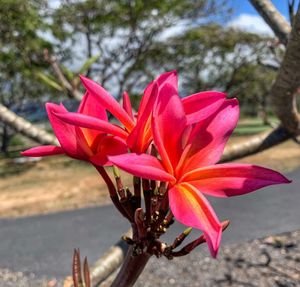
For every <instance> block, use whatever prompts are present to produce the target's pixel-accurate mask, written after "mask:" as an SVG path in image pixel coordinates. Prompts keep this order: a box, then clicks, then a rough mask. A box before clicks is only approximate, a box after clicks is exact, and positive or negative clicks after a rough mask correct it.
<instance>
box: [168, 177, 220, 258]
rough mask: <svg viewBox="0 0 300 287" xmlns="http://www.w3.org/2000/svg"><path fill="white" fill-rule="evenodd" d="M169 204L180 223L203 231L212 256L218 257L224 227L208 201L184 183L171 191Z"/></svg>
mask: <svg viewBox="0 0 300 287" xmlns="http://www.w3.org/2000/svg"><path fill="white" fill-rule="evenodd" d="M169 202H170V208H171V210H172V212H173V214H174V216H175V218H176V219H177V220H178V221H179V222H181V223H182V224H184V225H187V226H191V227H194V228H197V229H200V230H202V231H203V233H204V236H205V239H206V241H207V244H208V247H209V250H210V252H211V255H212V256H213V257H216V256H217V253H218V249H219V245H220V241H221V236H222V226H221V223H220V222H219V220H218V218H217V216H216V214H215V212H214V210H213V208H212V207H211V205H210V204H209V202H208V201H207V199H206V198H205V197H204V196H203V195H202V194H201V192H199V191H198V190H197V189H196V188H195V187H193V186H192V185H190V184H188V183H182V184H178V185H175V186H174V187H172V188H171V189H170V190H169Z"/></svg>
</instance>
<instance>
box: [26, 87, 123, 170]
mask: <svg viewBox="0 0 300 287" xmlns="http://www.w3.org/2000/svg"><path fill="white" fill-rule="evenodd" d="M46 110H47V113H48V117H49V121H50V123H51V125H52V128H53V131H54V133H55V135H56V137H57V139H58V141H59V143H60V146H53V145H45V146H39V147H34V148H31V149H29V150H26V151H24V152H22V155H24V156H31V157H39V156H49V155H59V154H66V155H68V156H70V157H72V158H75V159H79V160H84V161H88V162H91V163H92V164H93V165H95V166H104V165H111V164H110V162H109V161H108V158H107V155H116V154H123V153H126V152H127V146H126V143H125V139H126V133H125V132H124V130H123V129H121V128H120V127H118V126H115V125H113V124H111V123H109V122H108V119H107V114H106V110H105V108H103V107H102V105H101V104H100V103H99V102H97V101H96V100H95V99H94V97H91V96H90V94H89V93H88V92H87V93H86V94H85V95H84V96H83V99H82V101H81V103H80V106H79V108H78V111H77V113H76V114H77V115H79V117H80V116H83V117H84V115H93V116H95V117H97V118H99V120H100V121H101V122H102V124H103V127H104V128H103V131H97V130H91V129H85V128H80V127H77V126H74V125H70V124H69V123H67V122H65V121H64V120H62V119H61V118H62V117H61V115H67V114H69V112H68V111H67V110H66V108H65V107H64V106H63V105H62V104H60V105H56V104H52V103H47V104H46ZM112 130H113V131H114V133H113V135H111V134H107V132H108V131H112Z"/></svg>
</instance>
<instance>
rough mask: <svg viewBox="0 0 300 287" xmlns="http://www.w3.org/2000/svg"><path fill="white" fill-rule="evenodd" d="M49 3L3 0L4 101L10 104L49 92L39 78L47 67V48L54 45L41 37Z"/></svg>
mask: <svg viewBox="0 0 300 287" xmlns="http://www.w3.org/2000/svg"><path fill="white" fill-rule="evenodd" d="M46 4H47V2H46V1H44V0H39V1H33V0H30V1H23V0H2V1H1V5H0V43H1V46H0V102H2V103H4V104H6V105H7V106H11V105H13V104H14V103H15V102H16V101H19V100H20V99H23V98H26V97H36V96H38V95H39V94H40V93H41V92H45V90H44V87H43V86H41V85H40V84H39V82H38V81H37V80H36V79H35V74H36V71H40V70H43V69H45V68H46V67H47V65H46V63H45V62H44V61H43V49H45V48H47V49H51V47H52V46H51V44H50V43H49V42H48V41H46V40H45V39H43V38H42V37H40V34H41V33H43V32H45V31H46V29H47V24H46V23H45V21H44V20H43V18H42V15H41V11H42V9H44V8H45V7H46Z"/></svg>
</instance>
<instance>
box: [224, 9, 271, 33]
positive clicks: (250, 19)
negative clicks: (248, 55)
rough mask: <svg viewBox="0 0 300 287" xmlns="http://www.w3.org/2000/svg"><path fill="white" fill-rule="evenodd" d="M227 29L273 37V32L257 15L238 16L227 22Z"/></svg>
mask: <svg viewBox="0 0 300 287" xmlns="http://www.w3.org/2000/svg"><path fill="white" fill-rule="evenodd" d="M227 27H232V28H235V29H239V30H242V31H246V32H251V33H257V34H263V35H269V36H273V35H274V33H273V31H272V30H271V29H270V28H269V26H268V25H267V24H266V23H265V21H264V20H263V19H262V18H261V17H260V16H259V15H251V14H240V15H239V16H237V17H236V18H234V19H233V20H231V21H229V22H228V24H227Z"/></svg>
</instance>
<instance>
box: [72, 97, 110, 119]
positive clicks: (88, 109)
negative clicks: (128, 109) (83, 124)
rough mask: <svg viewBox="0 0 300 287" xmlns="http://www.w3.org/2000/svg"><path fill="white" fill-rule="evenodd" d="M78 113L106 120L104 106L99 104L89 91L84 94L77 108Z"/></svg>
mask: <svg viewBox="0 0 300 287" xmlns="http://www.w3.org/2000/svg"><path fill="white" fill-rule="evenodd" d="M78 113H80V114H84V115H87V116H91V117H95V118H98V119H100V120H103V121H107V120H108V119H107V114H106V110H105V108H104V107H103V106H102V105H101V103H100V101H97V100H96V99H95V97H93V96H91V94H90V93H89V92H86V93H85V94H84V96H83V98H82V100H81V102H80V105H79V108H78Z"/></svg>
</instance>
